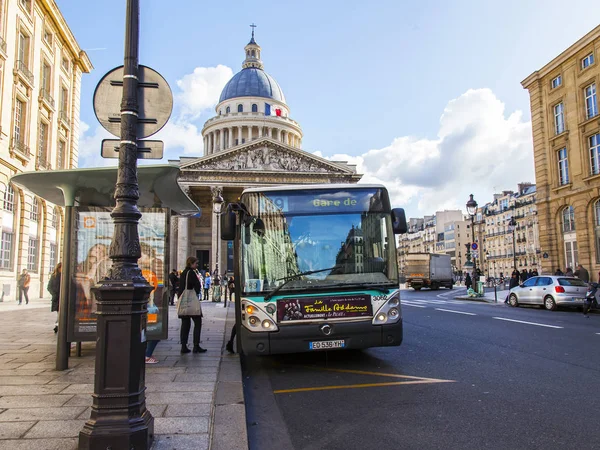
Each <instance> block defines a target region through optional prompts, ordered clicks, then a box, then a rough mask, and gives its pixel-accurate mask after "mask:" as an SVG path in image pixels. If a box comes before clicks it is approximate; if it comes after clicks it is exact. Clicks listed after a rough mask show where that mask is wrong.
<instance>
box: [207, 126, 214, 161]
mask: <svg viewBox="0 0 600 450" xmlns="http://www.w3.org/2000/svg"><path fill="white" fill-rule="evenodd" d="M208 149H209V152H208V154H209V155H212V154H213V153H214V151H215V132H214V131H211V132H210V144H209V145H208Z"/></svg>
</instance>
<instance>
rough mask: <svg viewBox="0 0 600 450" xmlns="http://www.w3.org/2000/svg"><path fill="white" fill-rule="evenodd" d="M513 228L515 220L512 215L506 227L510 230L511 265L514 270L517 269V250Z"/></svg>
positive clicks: (515, 223)
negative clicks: (511, 246)
mask: <svg viewBox="0 0 600 450" xmlns="http://www.w3.org/2000/svg"><path fill="white" fill-rule="evenodd" d="M515 228H517V221H516V220H515V218H514V217H511V218H510V222H508V229H509V230H510V231H512V241H513V265H514V267H515V270H517V251H516V244H515Z"/></svg>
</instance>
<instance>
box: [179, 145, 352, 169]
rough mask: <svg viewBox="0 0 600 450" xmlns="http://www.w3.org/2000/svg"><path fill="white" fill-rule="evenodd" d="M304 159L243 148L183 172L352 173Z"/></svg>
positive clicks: (281, 151)
mask: <svg viewBox="0 0 600 450" xmlns="http://www.w3.org/2000/svg"><path fill="white" fill-rule="evenodd" d="M320 159H321V158H318V157H311V156H309V155H308V154H306V155H303V154H302V153H301V152H300V151H293V150H286V149H281V148H270V147H268V146H262V147H257V148H249V149H248V148H246V149H241V150H237V151H232V152H225V153H223V154H220V155H211V156H210V157H209V158H206V159H205V160H204V161H198V162H196V163H195V164H190V165H187V166H186V167H185V168H182V169H183V170H218V171H233V170H235V171H257V172H309V173H332V172H333V173H352V172H351V171H350V170H349V169H346V170H344V169H343V168H341V167H337V166H335V165H334V164H330V163H329V162H328V161H327V160H323V161H320Z"/></svg>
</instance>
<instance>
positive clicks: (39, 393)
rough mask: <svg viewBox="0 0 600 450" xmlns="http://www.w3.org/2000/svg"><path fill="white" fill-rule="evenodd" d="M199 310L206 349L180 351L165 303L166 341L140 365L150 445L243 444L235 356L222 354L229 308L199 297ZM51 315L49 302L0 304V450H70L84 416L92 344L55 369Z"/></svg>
mask: <svg viewBox="0 0 600 450" xmlns="http://www.w3.org/2000/svg"><path fill="white" fill-rule="evenodd" d="M15 303H16V302H15ZM34 305H35V306H37V307H33V306H34ZM42 306H43V307H44V310H42V309H41V307H42ZM202 308H203V311H204V320H203V324H202V335H201V346H202V347H204V348H206V349H208V352H206V353H202V354H194V353H188V354H185V355H181V354H180V352H179V351H180V348H181V347H180V344H179V329H180V324H181V321H180V320H179V319H178V318H177V314H176V310H175V307H174V306H171V307H170V311H169V339H167V340H164V341H161V342H160V343H159V344H158V346H157V347H156V350H155V351H154V357H155V358H157V359H158V360H159V361H160V362H159V363H158V364H154V365H146V405H147V407H148V410H149V411H150V412H151V413H152V415H153V416H154V432H155V438H154V445H153V446H152V449H154V450H165V449H169V450H170V449H177V450H185V449H213V450H228V449H236V450H237V449H244V448H246V449H247V448H248V443H247V434H246V416H245V406H244V396H243V390H242V377H241V368H240V360H239V357H238V356H237V355H229V354H227V353H226V352H225V354H224V353H223V349H224V342H225V339H227V338H228V337H229V330H230V325H231V324H232V323H233V320H234V307H233V304H231V303H228V308H227V309H225V308H223V304H222V303H212V302H202ZM55 318H56V313H51V312H50V303H49V301H47V303H46V304H44V302H43V301H40V302H30V305H28V307H26V308H23V305H21V307H17V308H10V309H3V308H1V307H0V450H4V449H11V450H20V449H32V448H35V449H39V450H46V449H47V450H54V449H56V450H58V449H60V450H69V449H76V448H77V444H78V436H79V431H80V430H81V429H82V427H83V424H84V423H85V421H86V420H87V419H89V417H90V405H91V404H92V396H91V395H92V393H93V390H94V385H93V383H94V358H95V344H94V343H91V342H84V343H83V345H82V356H81V357H75V356H72V357H71V358H70V359H69V369H68V370H65V371H62V372H58V371H56V370H55V369H54V367H55V353H56V335H55V334H54V332H53V330H52V328H53V327H54V321H55ZM191 334H192V333H190V343H191V338H192V336H191ZM73 347H74V345H73ZM72 354H73V355H74V354H75V352H74V351H73V352H72Z"/></svg>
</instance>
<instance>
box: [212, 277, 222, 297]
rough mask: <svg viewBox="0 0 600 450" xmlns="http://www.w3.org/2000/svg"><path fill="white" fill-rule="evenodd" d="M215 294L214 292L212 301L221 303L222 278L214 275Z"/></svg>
mask: <svg viewBox="0 0 600 450" xmlns="http://www.w3.org/2000/svg"><path fill="white" fill-rule="evenodd" d="M212 281H213V283H212V284H213V292H212V301H213V302H214V303H220V302H221V277H220V276H219V274H216V275H214V278H213V280H212Z"/></svg>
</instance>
